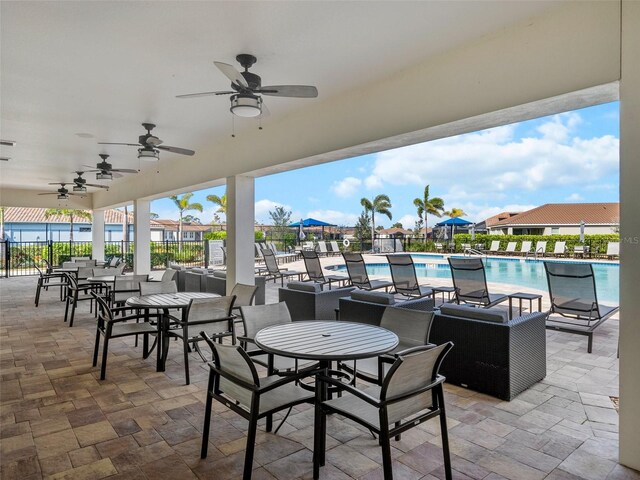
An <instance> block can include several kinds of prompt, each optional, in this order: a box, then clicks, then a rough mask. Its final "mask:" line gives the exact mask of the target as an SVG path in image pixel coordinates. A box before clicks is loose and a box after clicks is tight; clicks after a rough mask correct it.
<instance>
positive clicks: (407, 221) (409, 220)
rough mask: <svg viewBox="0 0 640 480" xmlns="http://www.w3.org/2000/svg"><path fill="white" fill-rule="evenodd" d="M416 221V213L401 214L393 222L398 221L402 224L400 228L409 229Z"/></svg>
mask: <svg viewBox="0 0 640 480" xmlns="http://www.w3.org/2000/svg"><path fill="white" fill-rule="evenodd" d="M417 221H418V216H417V215H403V216H402V217H400V218H399V219H398V220H394V221H393V223H396V222H400V223H401V224H402V228H406V229H408V230H410V229H412V228H413V227H415V226H416V222H417Z"/></svg>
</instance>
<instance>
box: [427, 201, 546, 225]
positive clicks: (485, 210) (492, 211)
mask: <svg viewBox="0 0 640 480" xmlns="http://www.w3.org/2000/svg"><path fill="white" fill-rule="evenodd" d="M538 206H539V205H523V204H517V203H514V204H507V205H502V206H490V205H487V204H485V205H475V204H469V205H466V206H464V208H463V210H464V211H465V213H466V214H467V215H465V216H464V218H465V219H466V220H470V221H472V222H476V223H478V222H482V221H483V220H486V219H487V218H489V217H493V216H494V215H497V214H499V213H502V212H526V211H527V210H531V209H532V208H536V207H538ZM459 208H460V207H459ZM436 223H437V222H436Z"/></svg>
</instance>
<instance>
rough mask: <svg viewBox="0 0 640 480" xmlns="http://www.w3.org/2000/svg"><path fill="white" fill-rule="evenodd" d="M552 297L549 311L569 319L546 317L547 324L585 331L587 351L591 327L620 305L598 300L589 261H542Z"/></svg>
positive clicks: (578, 332)
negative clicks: (611, 305)
mask: <svg viewBox="0 0 640 480" xmlns="http://www.w3.org/2000/svg"><path fill="white" fill-rule="evenodd" d="M544 268H545V271H546V272H547V283H548V285H549V297H551V313H557V314H559V315H562V316H563V317H566V318H567V319H570V320H555V319H549V320H548V321H547V328H548V329H553V330H558V331H561V332H567V333H576V334H578V335H586V336H587V337H588V338H589V343H588V345H587V351H588V352H589V353H591V346H592V343H593V331H594V330H595V329H596V328H597V327H598V326H599V325H600V324H601V323H602V322H604V321H605V320H606V319H607V318H609V317H610V316H611V315H613V314H614V313H616V312H617V311H618V309H619V307H609V306H605V305H602V304H600V303H598V296H597V294H596V279H595V276H594V274H593V267H592V266H591V264H590V263H558V262H544Z"/></svg>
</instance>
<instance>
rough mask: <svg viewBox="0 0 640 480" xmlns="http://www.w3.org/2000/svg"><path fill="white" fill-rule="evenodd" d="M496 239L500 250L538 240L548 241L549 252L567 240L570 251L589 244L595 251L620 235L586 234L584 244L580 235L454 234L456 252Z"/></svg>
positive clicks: (616, 239) (598, 250) (605, 248)
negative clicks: (472, 238)
mask: <svg viewBox="0 0 640 480" xmlns="http://www.w3.org/2000/svg"><path fill="white" fill-rule="evenodd" d="M494 240H499V241H500V250H504V249H505V248H507V244H508V243H509V242H516V251H519V250H520V247H521V246H522V242H523V241H526V240H529V241H531V244H532V246H533V248H535V246H536V242H538V241H546V242H547V250H546V251H547V252H548V253H551V252H553V248H554V246H555V243H556V242H566V247H567V251H568V252H572V251H573V247H575V246H577V245H589V246H590V247H591V251H592V252H593V253H597V252H601V253H602V252H606V251H607V243H608V242H619V241H620V235H619V234H617V233H612V234H598V235H585V236H584V240H585V241H584V244H582V243H580V235H482V234H476V238H475V240H471V235H470V234H467V233H457V234H455V235H454V243H455V246H456V252H462V244H463V243H470V244H471V245H472V247H473V246H474V245H475V244H476V243H481V244H483V245H484V246H485V248H488V247H489V246H490V245H491V242H492V241H494Z"/></svg>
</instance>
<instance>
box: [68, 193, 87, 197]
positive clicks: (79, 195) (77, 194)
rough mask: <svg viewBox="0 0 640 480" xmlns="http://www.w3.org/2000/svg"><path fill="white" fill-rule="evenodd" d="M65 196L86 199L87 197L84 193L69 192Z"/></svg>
mask: <svg viewBox="0 0 640 480" xmlns="http://www.w3.org/2000/svg"><path fill="white" fill-rule="evenodd" d="M65 195H73V196H74V197H86V195H84V194H82V193H73V192H67V193H65Z"/></svg>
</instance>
